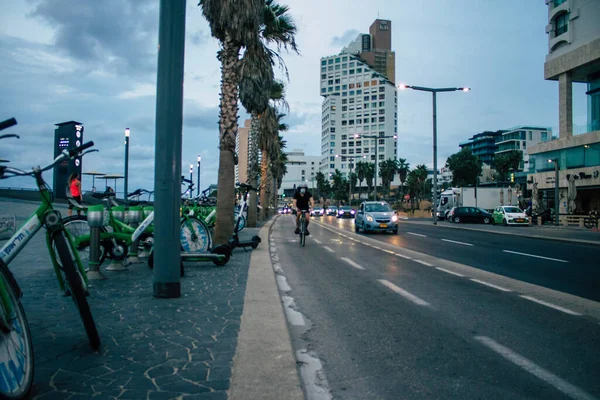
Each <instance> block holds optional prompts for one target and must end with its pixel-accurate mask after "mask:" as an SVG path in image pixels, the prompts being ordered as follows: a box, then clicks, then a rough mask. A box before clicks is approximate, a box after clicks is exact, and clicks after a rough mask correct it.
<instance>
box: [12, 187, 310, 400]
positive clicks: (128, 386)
mask: <svg viewBox="0 0 600 400" xmlns="http://www.w3.org/2000/svg"><path fill="white" fill-rule="evenodd" d="M35 207H36V204H35V203H28V202H22V201H19V202H17V201H14V200H6V199H2V200H0V209H1V212H2V213H9V214H15V215H16V216H17V224H19V223H22V222H23V220H24V218H25V216H27V215H29V214H30V213H31V212H32V211H33V210H34V209H35ZM61 211H63V210H61ZM64 214H65V215H66V212H64ZM259 231H260V236H262V243H261V244H260V246H259V248H258V249H259V250H261V249H264V251H265V252H266V253H267V254H268V246H269V239H268V227H267V228H265V229H263V230H260V229H259V228H246V229H244V230H243V231H242V232H241V234H240V236H241V237H242V239H245V238H249V237H251V236H253V235H257V234H259ZM0 243H3V241H0ZM251 255H252V252H251V251H248V252H245V251H244V250H243V249H236V250H235V251H234V253H233V256H232V258H231V260H230V261H229V263H228V264H227V265H226V266H224V267H216V266H215V265H214V264H213V263H186V276H185V277H184V278H182V280H181V292H182V296H181V298H179V299H168V300H167V299H155V298H153V297H152V281H153V279H152V270H150V269H149V268H148V267H147V266H146V264H145V263H139V264H133V265H130V266H129V267H128V269H127V270H126V271H120V272H110V271H103V273H104V274H105V275H106V276H107V277H108V279H107V280H104V281H92V282H91V287H90V292H91V295H90V297H89V298H88V301H89V303H90V307H91V309H92V313H93V316H94V319H95V321H96V324H97V326H98V330H99V332H100V337H101V339H102V346H101V349H100V351H99V352H98V353H95V352H93V351H92V350H91V349H90V347H89V345H88V341H87V336H86V335H85V331H84V329H83V325H82V323H81V320H80V318H79V314H78V312H77V310H76V308H75V306H74V304H73V302H72V300H71V298H65V297H62V293H61V292H60V291H59V289H58V284H57V282H56V278H55V275H54V273H53V270H52V266H51V263H50V258H49V255H48V252H47V250H46V247H45V238H44V231H43V230H42V231H40V232H39V233H38V235H37V236H36V237H34V238H33V239H32V240H31V242H30V243H29V245H28V246H27V247H26V248H25V249H24V250H23V252H22V253H21V254H19V255H18V256H17V258H16V259H15V260H14V261H13V263H12V264H11V265H10V268H11V270H12V271H13V273H14V274H15V276H16V279H17V281H18V282H19V284H20V285H21V287H22V289H23V292H24V296H23V305H24V308H25V311H26V313H27V317H28V321H29V325H30V328H31V333H32V338H33V345H34V352H35V381H34V388H33V391H32V398H34V399H67V398H69V399H89V398H92V397H93V398H94V399H115V398H118V399H146V398H147V399H173V398H177V399H226V398H228V392H229V389H230V386H231V380H232V372H233V368H234V361H233V360H234V356H235V355H236V351H237V348H238V334H239V335H240V337H242V335H245V333H244V331H242V332H240V324H241V319H242V313H243V311H244V307H245V298H247V297H248V296H249V295H252V294H251V293H246V283H247V281H248V279H249V278H248V275H249V270H250V263H251ZM259 261H260V260H259ZM252 269H254V267H253V268H252ZM255 279H256V278H255ZM264 285H267V286H268V287H269V286H272V287H273V288H274V290H276V283H275V281H274V278H272V282H265V283H264V284H263V286H264ZM254 297H256V294H254ZM271 301H274V300H273V299H271ZM277 306H278V307H279V308H281V303H280V302H279V299H277ZM245 318H248V317H245ZM281 318H284V316H283V311H282V310H281ZM283 321H284V323H285V320H284V319H283ZM280 333H282V335H280V336H279V337H278V338H277V340H278V341H279V342H282V343H285V342H286V341H287V342H289V335H287V328H286V330H282V331H280ZM284 333H285V335H283V334H284ZM254 350H255V351H258V352H260V351H261V350H265V351H267V350H268V349H264V348H255V349H254ZM237 357H239V356H237ZM250 361H251V360H250ZM287 361H288V363H287V365H288V369H287V370H286V371H281V372H279V374H286V375H287V376H288V381H289V382H291V386H292V387H293V388H296V389H297V388H298V387H299V380H298V378H297V374H296V380H295V381H294V379H289V377H292V378H294V377H293V376H292V375H291V373H294V374H295V373H296V370H295V360H293V353H290V354H289V355H288V359H287ZM252 365H254V364H252ZM252 365H249V366H246V369H248V367H252ZM290 365H291V369H290V368H289V367H290ZM239 367H240V366H239V365H238V366H236V368H239ZM275 372H276V373H275V374H274V375H273V376H272V379H278V378H279V376H281V375H278V374H277V371H275ZM238 375H239V374H238ZM283 388H284V389H285V388H286V386H285V385H283ZM272 398H274V397H272Z"/></svg>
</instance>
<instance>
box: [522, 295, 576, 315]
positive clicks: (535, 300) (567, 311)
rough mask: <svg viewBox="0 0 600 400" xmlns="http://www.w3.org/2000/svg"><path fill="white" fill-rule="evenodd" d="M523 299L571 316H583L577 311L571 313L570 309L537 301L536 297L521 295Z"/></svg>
mask: <svg viewBox="0 0 600 400" xmlns="http://www.w3.org/2000/svg"><path fill="white" fill-rule="evenodd" d="M521 297H522V298H524V299H527V300H530V301H533V302H534V303H538V304H541V305H543V306H546V307H550V308H554V309H555V310H558V311H562V312H564V313H567V314H570V315H576V316H581V314H579V313H577V312H575V311H571V310H569V309H568V308H564V307H561V306H557V305H556V304H552V303H547V302H545V301H543V300H540V299H536V298H535V297H531V296H525V295H521Z"/></svg>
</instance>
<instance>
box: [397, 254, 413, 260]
mask: <svg viewBox="0 0 600 400" xmlns="http://www.w3.org/2000/svg"><path fill="white" fill-rule="evenodd" d="M395 254H396V255H397V256H398V257H402V258H405V259H407V260H412V257H409V256H405V255H404V254H400V253H395Z"/></svg>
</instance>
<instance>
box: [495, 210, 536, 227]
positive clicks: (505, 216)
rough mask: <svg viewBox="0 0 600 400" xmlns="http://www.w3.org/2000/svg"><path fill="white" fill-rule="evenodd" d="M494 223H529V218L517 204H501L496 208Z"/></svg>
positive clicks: (526, 224) (525, 224) (524, 224)
mask: <svg viewBox="0 0 600 400" xmlns="http://www.w3.org/2000/svg"><path fill="white" fill-rule="evenodd" d="M494 223H496V224H502V225H505V226H506V225H523V226H528V225H529V218H528V217H527V215H526V214H525V212H524V211H523V210H521V209H520V208H519V207H515V206H499V207H496V209H495V210H494Z"/></svg>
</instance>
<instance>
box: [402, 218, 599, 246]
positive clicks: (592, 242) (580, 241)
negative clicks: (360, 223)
mask: <svg viewBox="0 0 600 400" xmlns="http://www.w3.org/2000/svg"><path fill="white" fill-rule="evenodd" d="M404 222H405V223H409V224H413V225H424V226H434V225H433V224H427V223H423V222H413V221H410V220H404ZM436 226H437V227H438V228H446V229H462V230H465V231H472V232H483V233H491V234H496V235H509V236H519V237H524V238H530V239H543V240H552V241H555V242H569V243H577V244H585V245H592V246H600V241H599V240H585V239H569V238H559V237H554V236H543V235H525V234H523V233H520V232H516V231H515V232H500V231H488V230H484V229H475V228H469V227H467V226H446V225H440V224H438V225H436Z"/></svg>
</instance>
